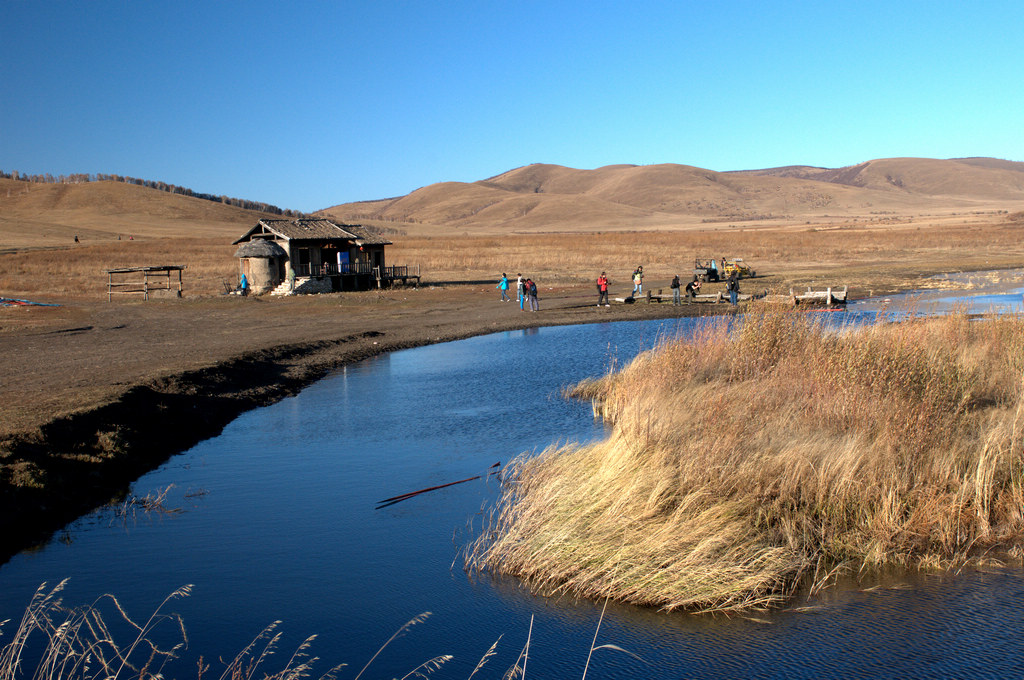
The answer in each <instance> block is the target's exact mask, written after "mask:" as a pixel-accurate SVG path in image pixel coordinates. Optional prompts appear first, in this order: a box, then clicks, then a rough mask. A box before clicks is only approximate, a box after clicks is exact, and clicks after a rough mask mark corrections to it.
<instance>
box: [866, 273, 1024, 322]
mask: <svg viewBox="0 0 1024 680" xmlns="http://www.w3.org/2000/svg"><path fill="white" fill-rule="evenodd" d="M934 278H935V279H936V280H939V281H948V282H949V284H950V285H951V286H956V288H952V289H942V290H916V291H911V292H909V293H900V294H897V295H889V296H887V297H876V298H868V299H865V300H854V301H851V302H850V305H849V308H850V310H851V311H869V312H896V313H904V312H913V313H916V314H922V315H935V314H948V313H950V312H952V311H954V310H959V311H963V312H964V313H967V314H1020V313H1021V312H1024V273H1022V272H1021V271H1019V270H1012V271H1006V272H969V273H955V274H944V275H941V276H936V277H934Z"/></svg>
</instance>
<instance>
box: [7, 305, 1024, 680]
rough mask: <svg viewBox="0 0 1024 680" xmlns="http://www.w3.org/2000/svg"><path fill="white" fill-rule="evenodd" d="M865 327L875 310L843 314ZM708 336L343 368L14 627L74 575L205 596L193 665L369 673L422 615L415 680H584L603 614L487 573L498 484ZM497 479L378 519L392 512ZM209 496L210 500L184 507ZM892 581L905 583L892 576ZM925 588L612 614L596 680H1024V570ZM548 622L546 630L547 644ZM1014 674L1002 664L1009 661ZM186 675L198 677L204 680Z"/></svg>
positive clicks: (597, 432) (191, 456) (406, 662)
mask: <svg viewBox="0 0 1024 680" xmlns="http://www.w3.org/2000/svg"><path fill="white" fill-rule="evenodd" d="M836 317H837V318H840V319H841V318H853V315H848V316H845V317H844V316H843V315H842V314H839V315H836ZM713 322H714V321H707V320H680V321H667V322H660V321H659V322H647V323H642V322H636V323H618V324H600V325H592V326H565V327H557V328H540V329H531V330H529V331H514V332H507V333H498V334H494V335H490V336H484V337H480V338H473V339H470V340H465V341H460V342H455V343H445V344H441V345H435V346H431V347H424V348H419V349H415V350H407V351H403V352H395V353H393V354H390V355H385V356H382V357H377V358H374V359H370V360H367V361H364V362H360V363H359V364H354V365H351V366H348V367H346V368H343V369H342V370H340V371H339V372H337V373H336V374H334V375H332V376H331V377H329V378H327V379H325V380H323V381H321V382H319V383H317V384H315V385H313V386H311V387H309V388H308V389H306V390H304V391H303V392H302V393H301V394H299V395H296V396H295V397H292V398H289V399H285V400H283V401H282V402H280V403H278V404H275V405H273V406H270V407H267V408H263V409H259V410H256V411H253V412H250V413H247V414H244V415H243V416H241V417H239V418H238V419H237V420H236V421H234V422H233V423H231V424H230V425H229V426H228V427H227V428H225V430H224V432H223V433H222V434H221V435H220V436H218V437H216V438H214V439H211V440H208V441H206V442H203V443H201V444H199V445H197V446H196V447H194V448H193V449H191V450H189V451H187V452H185V453H183V454H182V455H180V456H177V457H175V458H174V459H172V460H171V461H169V462H168V463H167V464H166V465H165V466H163V467H162V468H161V469H159V470H157V471H155V472H153V473H151V474H149V475H146V476H145V477H143V478H142V479H140V480H139V481H138V482H137V483H136V485H135V489H136V493H137V494H140V495H144V494H146V493H148V492H149V491H150V490H153V489H162V488H165V487H166V486H167V485H168V484H174V485H175V491H174V493H178V494H179V496H178V497H177V499H174V498H172V499H170V502H172V503H173V502H174V501H175V500H177V501H178V502H179V503H181V504H182V505H186V506H188V507H187V509H188V512H185V513H183V514H181V515H178V516H175V517H174V518H172V519H170V520H164V521H140V522H139V523H138V524H137V525H134V526H131V527H127V528H126V527H119V526H113V525H111V523H110V522H109V521H107V520H106V519H104V518H103V517H102V516H101V515H93V516H91V517H87V518H83V519H82V520H79V521H78V522H76V523H74V524H73V525H71V526H70V527H69V529H68V534H69V535H70V536H71V538H72V540H71V541H70V543H62V542H59V541H54V542H53V543H51V544H50V545H48V546H46V547H45V548H43V549H41V550H38V551H36V552H33V553H22V554H21V555H18V556H17V557H15V558H14V559H12V560H11V561H10V562H9V563H8V564H7V565H4V566H3V567H2V568H0V619H3V618H13V619H17V618H18V617H20V615H21V611H22V610H23V608H24V604H25V603H26V602H27V600H28V597H29V595H30V594H31V592H32V591H33V590H34V589H35V587H36V586H38V584H39V582H40V581H43V580H46V581H50V582H56V581H58V580H60V579H62V578H65V577H71V578H72V581H71V584H70V586H69V590H68V592H67V594H66V598H65V599H66V600H67V601H68V602H72V603H77V602H81V603H85V602H90V601H92V600H93V599H95V597H96V596H97V595H98V594H100V593H103V592H113V593H116V594H117V595H118V596H119V597H120V598H121V599H122V600H123V601H124V603H125V605H126V606H127V607H129V609H130V611H131V612H132V613H136V614H138V613H140V612H148V611H150V610H151V609H152V608H153V607H155V606H156V605H157V604H158V603H159V602H160V600H162V599H163V597H164V596H165V595H166V594H167V593H168V592H170V591H171V590H173V589H174V588H177V587H178V586H180V585H182V584H183V583H195V584H196V589H195V595H194V597H193V598H191V599H189V600H186V601H182V602H180V603H177V604H176V606H175V608H176V610H177V611H179V612H180V613H181V614H182V615H183V616H184V617H185V620H186V622H187V624H188V626H189V634H190V639H191V643H190V647H189V651H188V652H187V654H188V655H189V657H190V659H191V660H192V661H194V659H195V658H196V657H197V656H198V655H200V654H202V655H204V656H205V657H206V658H207V659H209V658H216V657H217V656H225V657H231V656H233V655H234V654H235V653H236V652H237V651H238V650H240V649H241V648H242V647H243V646H244V645H246V644H247V643H248V642H249V641H250V640H251V639H252V637H253V636H254V635H255V634H256V633H257V632H259V631H260V630H261V629H262V628H263V627H264V626H265V625H266V624H268V623H269V622H271V621H273V620H275V619H283V620H284V621H285V631H286V638H285V641H284V642H285V647H284V648H287V645H289V644H293V643H294V644H297V643H298V642H299V641H301V639H302V638H304V637H305V636H306V635H307V634H310V633H317V634H319V636H320V637H319V639H318V641H317V643H316V646H315V647H314V650H313V651H314V653H316V654H318V655H319V656H321V657H323V658H324V659H325V661H327V662H329V663H330V664H333V663H338V662H346V663H349V664H350V665H351V666H354V667H357V668H358V667H361V666H362V664H363V663H365V661H366V660H367V659H368V658H369V657H370V655H372V653H373V651H375V650H376V649H377V648H378V647H379V646H380V645H381V644H382V643H383V642H384V641H385V640H387V639H388V637H389V636H390V635H391V634H392V633H394V632H395V631H396V630H397V629H398V628H399V627H400V626H401V625H402V624H403V623H405V622H406V621H408V620H409V619H410V618H412V617H413V616H415V615H417V614H419V613H421V612H424V611H432V612H434V615H433V617H431V618H430V619H429V620H428V621H427V622H425V623H424V624H421V625H418V626H416V627H414V628H413V629H411V630H410V631H409V632H408V633H407V634H406V635H404V636H403V637H402V638H401V639H400V640H397V641H396V642H395V643H393V644H392V645H391V646H389V648H388V650H387V652H386V653H385V654H384V655H382V657H381V658H380V659H379V660H378V661H376V662H375V663H374V666H373V667H372V671H373V672H372V673H371V674H370V676H371V677H401V676H402V675H404V674H406V673H407V672H408V671H409V670H411V669H412V668H413V667H414V666H416V665H417V664H419V663H421V662H423V661H425V660H426V659H428V658H431V657H434V656H436V655H438V654H443V653H449V654H454V655H455V656H456V659H455V660H454V661H453V662H451V663H450V664H449V665H447V666H445V668H444V669H442V671H441V672H439V673H438V674H436V677H452V678H465V677H468V676H469V674H470V672H471V671H472V669H473V667H474V666H475V665H476V663H477V661H478V660H479V659H480V657H481V656H483V654H484V653H485V652H486V651H487V649H488V648H489V647H490V646H491V644H492V643H494V642H495V640H497V639H498V638H499V636H502V639H501V642H500V643H499V646H498V648H497V654H496V656H495V657H494V658H493V659H492V660H491V661H490V662H489V665H488V667H487V672H484V673H482V674H480V675H478V676H477V677H488V678H496V677H500V676H501V674H502V673H503V672H504V670H505V669H507V668H508V667H509V666H511V665H512V663H514V661H515V659H516V657H517V656H518V654H519V652H520V650H521V649H522V647H523V645H524V644H525V642H526V638H527V635H528V634H529V635H530V636H531V640H532V642H531V649H530V659H531V660H530V673H529V675H530V677H535V678H567V677H568V678H571V677H579V676H580V675H581V673H582V668H583V664H584V663H585V661H586V657H587V654H588V651H589V647H590V643H591V640H592V638H593V635H594V631H595V629H596V626H597V622H598V617H599V614H600V603H596V604H595V603H591V602H576V601H572V600H568V599H564V598H563V599H559V598H542V597H537V596H535V595H532V594H530V593H529V592H528V591H527V590H526V589H525V588H523V586H522V584H520V583H519V582H517V581H515V580H513V579H491V578H472V577H469V576H467V575H466V574H465V573H463V572H462V570H461V569H460V566H459V565H460V562H459V552H460V550H461V549H462V547H463V546H464V545H465V543H466V542H467V541H468V540H469V539H470V537H472V536H473V535H475V533H476V532H477V531H479V529H480V528H481V526H483V522H484V521H485V517H486V507H487V504H488V503H490V502H492V501H493V500H494V498H495V497H496V494H497V490H498V489H497V486H498V485H497V483H496V482H495V480H494V479H493V478H491V477H488V476H486V472H487V471H488V470H489V469H490V466H491V465H493V464H494V463H495V462H496V461H499V460H500V461H501V462H502V463H506V462H507V461H508V460H509V458H510V457H511V456H514V455H516V454H518V453H520V452H522V451H534V450H538V449H540V448H543V447H546V446H547V445H548V444H550V443H551V442H553V441H565V440H566V439H573V440H577V441H587V440H590V439H595V438H598V437H601V436H603V428H602V425H601V423H596V422H595V421H594V419H593V417H592V414H591V410H590V407H589V406H588V405H586V404H578V403H573V402H567V401H565V400H563V399H561V398H560V396H559V395H560V391H561V389H562V388H563V387H564V386H566V385H568V384H571V383H573V382H576V381H578V380H580V379H582V378H584V377H588V376H594V375H599V374H601V373H604V372H605V371H607V370H609V369H610V368H611V367H612V366H614V365H617V364H618V365H621V364H624V363H625V362H627V361H628V360H629V359H630V358H631V357H633V356H634V355H635V354H636V353H637V352H639V351H642V350H644V349H647V348H649V347H651V346H652V345H653V344H654V342H656V341H657V340H658V339H659V338H660V337H664V336H665V335H671V334H675V333H690V332H693V330H694V328H695V327H696V325H697V324H701V323H713ZM482 473H483V476H482V477H481V479H478V480H475V481H471V482H468V483H465V484H459V485H456V486H451V487H446V488H443V489H439V490H437V491H434V492H431V493H427V494H422V495H419V496H416V497H415V498H412V499H409V500H408V501H405V502H402V503H399V504H397V505H392V506H388V507H385V508H382V509H379V510H378V509H375V508H376V507H377V504H378V502H379V501H380V500H381V499H384V498H388V497H390V496H394V495H396V494H400V493H403V492H407V491H411V490H416V489H421V488H424V487H428V486H432V485H439V484H444V483H446V482H450V481H453V480H458V479H463V478H467V477H471V476H474V475H481V474H482ZM189 489H205V490H207V491H208V493H207V494H206V495H204V496H203V497H202V501H201V502H199V503H192V504H186V503H184V501H185V498H184V494H185V493H186V490H189ZM876 582H881V583H885V581H884V580H881V579H879V580H878V581H876ZM906 582H907V584H908V586H909V587H908V588H905V589H904V588H899V589H895V588H885V589H880V590H878V591H872V592H862V591H861V590H859V589H858V587H859V586H860V585H861V584H856V583H851V584H849V587H844V588H838V589H833V590H830V591H826V593H825V594H824V595H822V596H821V597H818V598H815V599H813V600H811V601H809V602H801V603H798V604H810V605H813V608H811V609H806V610H789V611H778V612H771V613H764V614H757V615H756V616H753V617H751V618H741V617H733V618H727V617H707V616H691V615H685V614H678V613H676V614H665V613H660V612H656V611H651V610H645V609H637V608H633V607H626V606H617V605H609V607H608V611H607V614H606V616H605V619H604V622H603V624H602V627H601V632H600V635H599V638H598V644H601V643H612V644H615V645H618V646H620V647H623V648H625V649H627V650H629V651H630V652H631V653H633V654H636V655H638V656H640V657H641V658H642V659H643V661H642V662H641V661H637V660H636V659H635V658H633V657H631V656H629V655H627V654H623V653H621V652H616V651H614V650H611V649H604V650H601V651H600V652H598V653H596V654H595V657H594V659H593V661H592V663H591V668H590V671H589V673H588V677H592V678H638V677H642V678H679V677H742V676H750V677H823V676H832V677H836V676H853V677H865V676H877V675H897V676H901V677H931V676H936V675H938V676H964V675H974V674H977V673H978V671H979V669H982V668H985V665H984V664H986V663H987V664H988V666H987V668H988V671H989V672H990V674H995V675H1019V674H1020V673H1021V671H1022V670H1024V668H1022V667H1021V666H1020V661H1019V659H1021V658H1024V653H1022V652H1024V643H1022V642H1020V641H1019V640H1018V639H1017V636H1016V635H1014V634H1013V631H1015V630H1016V629H1017V627H1018V626H1019V625H1020V624H1021V623H1022V621H1021V618H1022V615H1024V614H1022V612H1024V607H1022V605H1021V603H1022V602H1024V597H1022V595H1024V592H1022V587H1021V579H1020V573H1019V572H1017V571H1007V572H997V573H993V574H963V575H959V576H957V577H956V578H932V577H920V578H916V579H913V580H908V581H906ZM531 616H535V617H536V618H535V620H534V627H533V629H532V631H531V630H530V620H531ZM996 657H997V658H996ZM187 668H194V665H192V666H189V665H187V664H186V665H182V666H179V667H178V669H177V672H176V673H172V675H176V676H178V677H182V676H184V675H189V672H187V671H184V670H182V669H187ZM342 677H345V676H344V675H343V676H342Z"/></svg>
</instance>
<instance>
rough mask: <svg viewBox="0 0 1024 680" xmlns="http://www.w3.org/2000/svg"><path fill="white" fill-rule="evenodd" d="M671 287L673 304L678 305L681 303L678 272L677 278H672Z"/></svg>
mask: <svg viewBox="0 0 1024 680" xmlns="http://www.w3.org/2000/svg"><path fill="white" fill-rule="evenodd" d="M669 288H671V289H672V304H674V305H678V304H679V274H676V275H675V278H673V279H672V283H671V284H670V285H669Z"/></svg>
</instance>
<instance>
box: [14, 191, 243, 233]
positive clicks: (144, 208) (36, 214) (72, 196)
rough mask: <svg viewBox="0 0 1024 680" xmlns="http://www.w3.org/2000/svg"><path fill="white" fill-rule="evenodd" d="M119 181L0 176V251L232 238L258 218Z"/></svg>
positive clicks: (217, 205)
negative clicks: (67, 181) (52, 180)
mask: <svg viewBox="0 0 1024 680" xmlns="http://www.w3.org/2000/svg"><path fill="white" fill-rule="evenodd" d="M262 216H263V214H262V213H258V212H254V211H251V210H243V209H241V208H236V207H233V206H228V205H223V204H221V203H215V202H213V201H208V200H203V199H199V198H194V197H191V196H183V195H180V194H171V193H167V192H165V191H159V190H157V189H149V188H146V187H142V186H137V185H134V184H126V183H123V182H112V181H104V182H86V183H82V184H42V183H36V182H24V181H16V180H10V179H2V178H0V248H20V247H35V246H48V245H61V246H63V245H67V244H68V243H70V242H72V241H73V239H74V236H75V235H78V236H79V238H80V239H81V240H82V241H83V242H89V241H99V240H116V239H117V237H118V235H121V236H122V237H123V238H127V237H128V236H129V235H131V236H133V237H134V238H136V239H137V238H164V237H174V236H188V237H195V238H202V237H209V238H225V239H227V238H236V237H237V236H238V235H239V234H240V233H241V232H242V231H244V230H245V229H247V228H248V227H250V226H252V225H253V224H254V223H255V222H256V220H258V219H259V218H260V217H262Z"/></svg>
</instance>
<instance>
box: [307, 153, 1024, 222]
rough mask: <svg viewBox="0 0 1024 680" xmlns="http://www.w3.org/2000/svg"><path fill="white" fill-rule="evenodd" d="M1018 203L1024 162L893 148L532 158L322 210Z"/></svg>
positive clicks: (676, 216) (418, 217)
mask: <svg viewBox="0 0 1024 680" xmlns="http://www.w3.org/2000/svg"><path fill="white" fill-rule="evenodd" d="M1004 204H1005V205H1004ZM1022 206H1024V163H1019V162H1015V161H1006V160H999V159H995V158H960V159H947V160H937V159H928V158H888V159H878V160H871V161H866V162H864V163H859V164H857V165H851V166H847V167H843V168H821V167H814V166H806V165H790V166H784V167H778V168H766V169H761V170H740V171H730V172H717V171H714V170H707V169H704V168H698V167H693V166H689V165H678V164H662V165H608V166H604V167H600V168H596V169H593V170H578V169H574V168H568V167H565V166H560V165H551V164H544V163H535V164H531V165H526V166H523V167H519V168H514V169H512V170H509V171H507V172H503V173H500V174H498V175H495V176H493V177H489V178H487V179H484V180H480V181H477V182H471V183H465V182H442V183H438V184H432V185H429V186H426V187H422V188H420V189H417V190H416V191H413V192H412V193H410V194H407V195H405V196H399V197H395V198H389V199H380V200H376V201H360V202H358V203H347V204H342V205H337V206H333V207H331V208H327V209H325V210H322V211H319V212H318V213H317V214H322V215H325V216H331V217H333V218H337V219H342V220H347V221H364V222H365V221H376V222H381V223H398V224H404V225H407V226H409V227H416V226H417V225H418V226H422V227H430V228H433V230H434V231H435V232H436V231H438V230H458V231H465V232H484V231H493V230H502V231H507V230H512V231H524V232H528V231H536V230H560V229H570V230H581V229H593V230H600V229H630V228H635V229H650V228H670V227H673V226H680V225H700V224H708V223H723V222H734V223H735V222H742V223H750V222H772V221H780V220H783V221H784V220H790V221H794V222H797V221H806V220H807V219H808V218H811V217H813V216H830V217H834V218H842V217H856V216H871V215H882V214H885V215H893V214H895V215H898V214H913V213H920V212H933V211H946V212H955V211H964V210H972V209H974V210H992V209H997V210H999V209H1006V210H1010V211H1014V210H1020V209H1021V207H1022Z"/></svg>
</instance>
